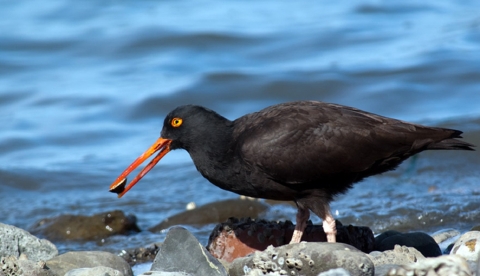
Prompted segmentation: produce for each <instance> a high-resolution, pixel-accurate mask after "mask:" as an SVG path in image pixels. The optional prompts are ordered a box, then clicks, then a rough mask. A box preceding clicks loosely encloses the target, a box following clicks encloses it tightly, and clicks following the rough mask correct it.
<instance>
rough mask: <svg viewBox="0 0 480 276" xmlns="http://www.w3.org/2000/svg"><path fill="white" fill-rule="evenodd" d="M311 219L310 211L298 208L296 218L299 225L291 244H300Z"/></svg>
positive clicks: (296, 227) (296, 226)
mask: <svg viewBox="0 0 480 276" xmlns="http://www.w3.org/2000/svg"><path fill="white" fill-rule="evenodd" d="M309 217H310V211H309V210H308V209H303V208H300V207H298V211H297V217H296V220H297V224H296V225H295V230H294V231H293V235H292V240H291V241H290V244H292V243H299V242H300V240H301V239H302V235H303V231H304V230H305V228H306V227H307V221H308V218H309ZM334 222H335V221H334Z"/></svg>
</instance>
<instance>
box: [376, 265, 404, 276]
mask: <svg viewBox="0 0 480 276" xmlns="http://www.w3.org/2000/svg"><path fill="white" fill-rule="evenodd" d="M398 268H400V266H399V265H395V264H382V265H376V266H375V276H385V275H387V273H388V272H389V271H390V270H392V269H398Z"/></svg>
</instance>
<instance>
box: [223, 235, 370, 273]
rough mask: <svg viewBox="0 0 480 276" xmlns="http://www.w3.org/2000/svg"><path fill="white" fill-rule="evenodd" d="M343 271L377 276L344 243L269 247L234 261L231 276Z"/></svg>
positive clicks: (364, 258) (365, 259)
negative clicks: (260, 272)
mask: <svg viewBox="0 0 480 276" xmlns="http://www.w3.org/2000/svg"><path fill="white" fill-rule="evenodd" d="M336 268H343V269H345V270H347V271H348V272H349V273H350V274H351V275H374V266H373V263H372V261H371V260H370V259H369V258H368V257H367V256H366V254H365V253H363V252H361V251H360V250H358V249H356V248H355V247H353V246H350V245H348V244H342V243H325V242H301V243H298V244H288V245H284V246H280V247H273V246H269V247H268V248H267V249H266V250H265V251H256V252H255V253H253V254H251V255H249V256H247V257H242V258H238V259H236V260H234V261H233V262H232V264H231V266H230V269H229V273H230V275H232V276H233V275H255V274H251V273H256V271H258V270H261V271H262V273H264V274H267V273H277V275H306V276H309V275H315V276H317V275H318V274H319V273H322V272H326V271H329V270H331V269H336Z"/></svg>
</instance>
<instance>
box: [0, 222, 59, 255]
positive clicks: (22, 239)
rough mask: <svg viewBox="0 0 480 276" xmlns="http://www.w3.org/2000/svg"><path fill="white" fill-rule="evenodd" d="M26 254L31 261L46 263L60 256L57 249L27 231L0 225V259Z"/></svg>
mask: <svg viewBox="0 0 480 276" xmlns="http://www.w3.org/2000/svg"><path fill="white" fill-rule="evenodd" d="M20 254H25V255H26V257H27V258H28V259H29V260H31V261H35V262H37V261H46V260H49V259H51V258H53V257H55V256H57V255H58V250H57V247H56V246H55V245H54V244H53V243H51V242H50V241H48V240H45V239H39V238H37V237H35V236H33V235H32V234H30V233H28V232H27V231H25V230H23V229H20V228H17V227H15V226H12V225H7V224H3V223H0V257H7V256H14V257H17V258H18V257H19V256H20Z"/></svg>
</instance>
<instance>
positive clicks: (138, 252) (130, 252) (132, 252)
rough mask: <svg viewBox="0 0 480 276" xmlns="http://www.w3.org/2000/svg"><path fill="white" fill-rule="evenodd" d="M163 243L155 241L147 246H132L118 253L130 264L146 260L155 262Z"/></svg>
mask: <svg viewBox="0 0 480 276" xmlns="http://www.w3.org/2000/svg"><path fill="white" fill-rule="evenodd" d="M160 246H161V243H154V244H152V245H150V246H147V247H140V248H130V249H126V250H122V251H121V252H120V253H118V254H117V255H118V256H120V257H122V258H123V259H124V260H125V261H126V262H127V263H128V264H129V265H130V266H134V265H136V264H142V263H146V262H153V260H154V259H155V256H156V255H157V253H158V250H159V248H160Z"/></svg>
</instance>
